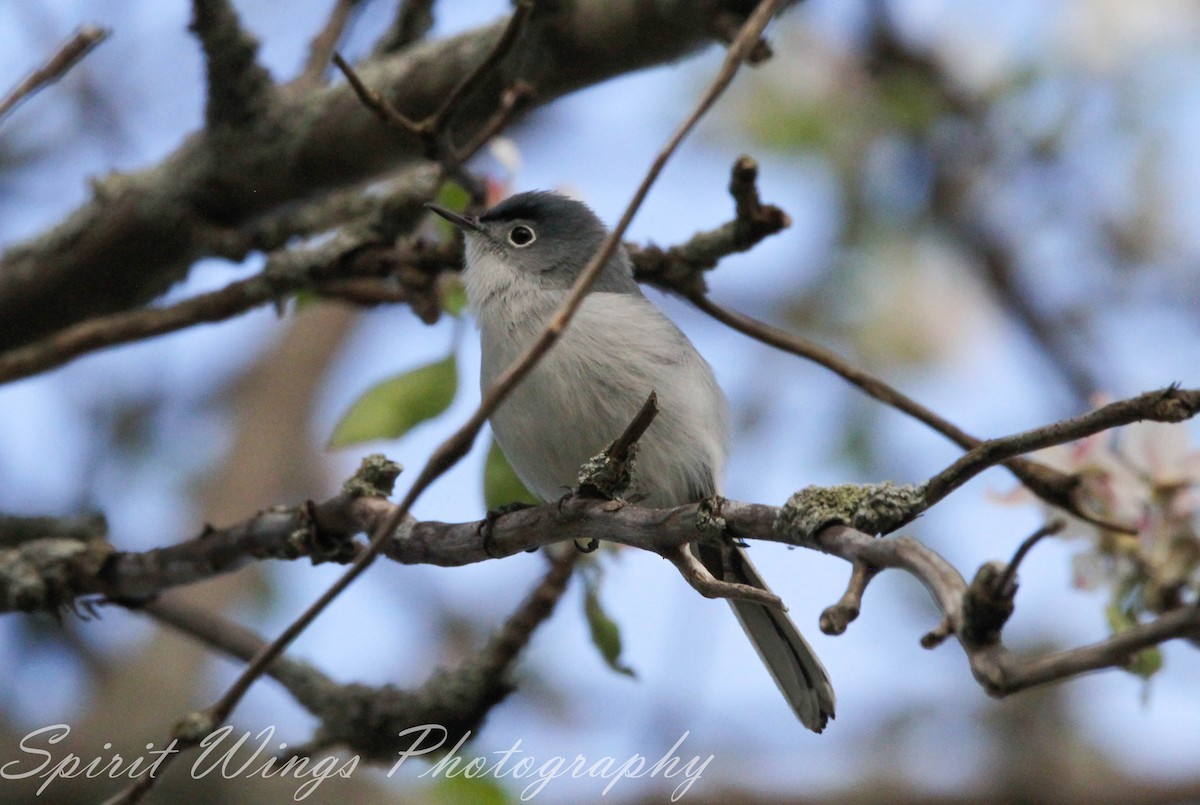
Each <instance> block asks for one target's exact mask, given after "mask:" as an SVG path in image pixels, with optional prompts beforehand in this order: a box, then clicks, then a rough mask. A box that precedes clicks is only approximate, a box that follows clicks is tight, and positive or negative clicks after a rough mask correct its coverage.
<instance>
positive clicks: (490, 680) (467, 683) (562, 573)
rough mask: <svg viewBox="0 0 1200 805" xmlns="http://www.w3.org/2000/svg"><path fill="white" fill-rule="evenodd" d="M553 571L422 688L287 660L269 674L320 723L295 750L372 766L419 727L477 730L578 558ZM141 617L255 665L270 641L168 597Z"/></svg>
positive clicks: (556, 563)
mask: <svg viewBox="0 0 1200 805" xmlns="http://www.w3.org/2000/svg"><path fill="white" fill-rule="evenodd" d="M547 559H548V560H549V564H550V566H549V567H548V568H547V571H546V573H545V575H544V576H543V578H542V580H541V581H540V582H539V583H538V584H537V586H536V587H535V588H534V589H533V590H532V592H531V593H530V594H529V595H528V596H527V597H526V598H525V599H524V601H522V602H521V604H520V605H519V606H518V607H517V608H516V609H515V610H514V611H513V613H512V614H511V615H510V616H509V617H508V618H507V619H506V620H505V621H504V624H503V625H502V626H501V628H500V629H499V631H498V632H497V633H496V634H495V635H494V636H493V637H492V638H491V639H489V640H488V642H487V644H486V645H484V646H483V647H482V648H481V649H480V650H479V651H478V652H477V653H475V654H473V655H471V656H470V657H468V658H467V659H465V660H464V661H463V662H461V663H459V664H458V665H457V666H456V667H454V668H451V669H444V670H439V671H437V672H435V673H434V674H432V675H431V676H430V677H429V679H428V680H426V682H425V683H424V684H423V685H422V686H421V687H420V688H417V689H413V690H407V689H401V688H397V687H395V686H393V685H383V686H379V687H375V686H368V685H361V684H354V683H350V684H339V683H337V682H335V681H334V680H332V679H330V678H329V677H328V676H326V675H325V674H323V673H321V672H320V671H319V670H317V669H316V668H314V667H313V666H311V665H309V664H308V663H305V662H300V661H297V660H293V659H290V658H288V657H286V656H281V657H279V658H277V659H276V660H275V662H273V663H272V664H271V666H270V667H269V668H268V669H267V671H266V674H267V675H269V676H271V677H272V678H273V679H275V680H276V681H278V682H279V683H280V684H281V685H283V687H284V688H285V689H287V691H288V692H289V693H290V694H291V695H292V696H293V698H295V700H296V701H297V702H299V703H300V704H301V705H302V706H304V707H305V708H306V709H307V710H308V711H309V712H310V713H312V714H313V715H315V716H317V717H318V718H319V719H320V722H321V723H320V725H319V726H318V728H317V731H316V734H315V735H314V737H313V739H312V740H311V741H310V742H309V743H308V744H307V745H305V746H303V747H295V748H294V749H293V750H291V751H292V752H294V754H296V755H308V754H311V753H313V752H315V751H317V750H318V749H321V748H323V747H326V746H330V745H336V744H340V745H344V746H347V747H348V748H349V749H350V750H351V751H354V752H356V753H359V754H361V755H363V756H364V757H366V758H368V759H374V760H383V759H384V758H386V757H389V756H394V753H395V745H396V741H397V740H398V736H400V735H402V734H403V731H404V730H405V729H407V728H408V727H411V726H414V725H418V724H439V725H442V726H443V727H445V728H446V729H448V730H450V731H452V732H453V733H454V735H453V737H452V738H451V741H452V742H453V741H456V740H457V738H458V736H459V735H461V734H462V733H463V732H465V731H468V730H473V729H475V728H477V727H478V725H479V723H480V722H481V721H482V719H483V718H484V716H486V715H487V713H488V712H489V710H490V709H491V708H492V707H493V706H494V705H495V704H497V703H498V702H500V701H501V700H503V699H504V697H505V696H506V695H507V694H508V693H509V692H510V691H511V689H512V684H511V682H510V674H509V671H510V669H511V668H512V666H513V664H514V663H515V662H516V660H517V658H518V657H519V655H520V652H521V651H522V649H524V647H525V646H526V645H528V643H529V640H530V638H531V637H532V636H533V633H534V632H535V631H536V629H537V627H538V626H540V625H541V624H542V623H543V622H544V621H545V620H546V619H547V618H548V617H550V615H551V613H553V611H554V608H555V606H556V605H557V603H558V601H559V600H560V599H561V598H562V594H563V593H564V592H565V591H566V589H567V585H568V582H569V581H570V578H571V570H572V568H573V567H574V565H575V563H576V561H577V559H578V554H576V553H575V552H573V551H560V552H557V553H555V554H554V555H550V554H547ZM135 611H140V612H145V613H147V614H149V615H151V616H152V617H154V618H155V619H156V620H158V621H160V622H162V623H165V624H167V625H169V626H171V627H173V628H175V629H178V630H180V631H182V632H184V633H186V634H188V635H190V636H192V637H194V638H196V639H197V640H199V641H201V642H203V643H205V644H207V645H209V646H211V647H213V648H216V649H217V650H219V651H221V652H223V653H225V654H228V655H230V656H232V657H235V658H237V659H240V660H243V661H249V660H251V659H252V658H253V657H254V656H255V655H257V654H258V653H259V652H260V651H262V650H263V648H264V647H265V646H266V645H267V643H266V641H265V640H263V639H262V638H261V637H259V636H258V635H256V634H254V633H253V632H251V631H250V630H248V629H245V628H244V627H242V626H239V625H238V624H236V623H232V622H230V621H227V620H225V619H224V618H221V617H220V616H217V615H214V614H213V613H210V612H207V611H204V610H200V609H198V608H196V607H192V606H189V605H188V604H185V603H183V602H182V601H179V600H178V599H176V598H174V597H172V596H164V597H162V598H159V599H157V600H155V601H152V602H150V603H148V604H145V605H144V606H139V607H137V608H136V610H135Z"/></svg>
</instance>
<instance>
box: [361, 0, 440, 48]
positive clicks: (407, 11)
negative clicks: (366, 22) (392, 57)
mask: <svg viewBox="0 0 1200 805" xmlns="http://www.w3.org/2000/svg"><path fill="white" fill-rule="evenodd" d="M432 27H433V0H401V3H400V7H399V8H397V9H396V16H395V18H394V19H393V20H392V25H391V27H390V28H388V29H387V31H386V32H385V33H384V35H383V36H381V37H380V38H379V41H378V42H377V43H376V44H375V48H374V50H373V51H372V53H373V55H376V56H385V55H387V54H389V53H395V52H397V51H399V50H403V49H404V48H406V47H408V46H409V45H411V44H412V43H413V42H416V41H418V40H419V39H421V37H423V36H425V34H426V33H428V32H429V29H430V28H432Z"/></svg>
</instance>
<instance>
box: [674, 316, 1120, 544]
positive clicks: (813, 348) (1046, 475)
mask: <svg viewBox="0 0 1200 805" xmlns="http://www.w3.org/2000/svg"><path fill="white" fill-rule="evenodd" d="M689 299H690V300H691V301H692V303H693V304H695V305H696V307H698V308H700V309H701V310H703V311H704V312H705V313H707V314H708V315H710V316H712V317H713V318H714V319H716V320H717V321H719V322H721V323H722V324H726V325H728V326H729V327H732V328H733V329H734V330H737V331H738V332H740V333H743V334H744V335H748V336H750V337H751V338H754V339H756V340H758V341H761V342H762V343H764V344H767V345H769V346H773V347H775V348H777V349H781V350H783V351H784V352H790V353H791V354H793V355H797V356H799V357H802V358H806V359H808V360H811V361H812V362H814V363H816V364H819V365H821V366H824V367H825V368H826V369H829V370H830V371H832V372H834V373H835V374H837V375H839V376H841V377H842V378H843V379H845V380H847V381H848V382H850V384H851V385H854V386H856V387H857V388H859V389H861V390H862V391H864V392H865V393H866V394H868V395H869V396H871V397H873V398H875V399H877V400H879V401H880V402H882V403H884V404H886V405H889V406H891V407H892V408H895V409H896V410H898V411H901V412H902V413H905V414H908V415H909V416H911V417H913V418H914V419H916V420H917V421H919V422H922V423H924V424H926V425H928V426H929V427H930V428H932V429H933V430H935V431H937V432H938V433H940V434H942V435H943V436H945V437H946V438H948V439H950V440H951V441H952V442H954V443H955V444H957V445H959V446H960V447H962V448H964V449H966V450H968V451H969V452H968V453H967V454H966V455H975V457H976V459H979V458H980V455H979V454H976V453H975V452H974V451H976V450H977V449H979V448H980V447H981V446H983V445H986V444H989V443H988V442H984V441H982V440H980V439H978V438H976V437H974V436H972V435H970V434H969V433H967V432H966V431H964V430H962V429H961V428H959V427H958V426H957V425H955V424H953V423H952V422H950V421H949V420H947V419H945V418H944V417H941V416H939V415H938V414H936V413H934V412H933V411H931V410H930V409H928V408H926V407H925V406H923V405H921V404H920V403H918V402H916V401H915V400H913V399H912V398H910V397H908V396H907V395H905V394H904V393H902V392H900V391H899V390H897V389H895V388H893V387H892V386H890V385H888V384H887V383H885V382H884V381H882V380H880V379H879V378H877V377H875V376H874V375H872V374H870V373H868V372H865V371H863V370H862V369H859V368H858V367H856V366H853V365H852V364H850V363H849V362H847V361H845V360H843V359H842V358H840V357H838V356H837V355H835V354H834V353H833V352H831V351H829V350H827V349H825V348H824V347H822V346H820V345H818V344H814V343H813V342H811V341H807V340H805V339H803V338H800V337H798V336H795V335H792V334H791V333H788V332H785V331H783V330H780V329H779V328H777V327H772V326H771V325H769V324H766V323H765V322H761V321H758V320H757V319H754V318H751V317H750V316H747V315H745V314H742V313H738V312H736V311H733V310H730V309H729V308H726V307H722V306H720V305H718V304H717V303H715V302H713V301H712V300H711V299H709V298H708V297H706V296H703V295H695V296H690V297H689ZM1064 441H1069V440H1064ZM1059 443H1061V442H1059ZM988 449H989V450H994V449H995V446H992V447H990V448H988ZM1033 449H1036V448H1032V447H1031V448H1028V450H1033ZM1028 450H1020V449H1018V450H1015V451H1012V452H1009V453H1008V454H1007V455H1006V456H1004V457H1002V458H1001V459H999V460H986V461H985V462H984V463H983V464H978V465H977V466H976V471H977V472H978V471H982V470H983V469H985V468H986V467H990V466H993V465H995V464H1000V465H1002V466H1004V467H1006V468H1007V469H1008V470H1009V471H1010V472H1011V473H1012V474H1013V475H1015V476H1016V477H1017V479H1018V480H1020V481H1021V483H1023V484H1024V485H1025V486H1026V487H1028V488H1029V489H1030V491H1032V492H1033V493H1034V494H1036V495H1037V496H1038V497H1040V498H1042V499H1043V500H1045V501H1046V502H1047V503H1050V504H1052V505H1055V506H1059V507H1061V508H1063V509H1066V510H1067V511H1069V512H1070V513H1071V514H1073V515H1074V516H1076V517H1079V518H1080V519H1082V520H1086V521H1087V522H1090V523H1094V524H1096V525H1100V526H1102V527H1104V528H1108V529H1111V530H1114V531H1121V532H1126V533H1134V532H1135V529H1133V528H1132V527H1131V526H1129V525H1128V524H1125V523H1111V522H1107V521H1104V520H1102V519H1100V518H1097V516H1096V515H1095V514H1092V513H1090V512H1088V511H1087V510H1086V509H1085V508H1083V507H1081V506H1079V505H1078V504H1077V502H1076V501H1075V498H1074V492H1075V490H1076V488H1077V486H1078V484H1077V482H1076V478H1075V477H1074V476H1072V475H1069V474H1067V473H1064V472H1060V471H1058V470H1056V469H1054V468H1053V467H1049V466H1046V465H1045V464H1040V463H1038V462H1035V461H1032V460H1030V459H1027V458H1017V456H1019V455H1020V454H1021V453H1025V452H1028ZM966 455H964V457H963V459H965V458H966ZM963 459H960V461H962V460H963ZM955 466H956V467H957V464H956V465H955ZM969 477H972V476H966V477H964V478H963V481H964V482H965V481H966V480H967V478H969ZM944 480H945V479H939V481H938V484H939V486H938V487H936V488H935V490H934V492H935V494H937V495H941V489H940V484H941V483H942V482H944ZM955 488H956V487H955ZM946 491H949V490H946ZM942 496H944V495H942ZM940 499H941V497H940V496H939V497H935V498H929V505H932V504H933V503H934V502H936V500H940ZM900 525H903V523H901V524H900Z"/></svg>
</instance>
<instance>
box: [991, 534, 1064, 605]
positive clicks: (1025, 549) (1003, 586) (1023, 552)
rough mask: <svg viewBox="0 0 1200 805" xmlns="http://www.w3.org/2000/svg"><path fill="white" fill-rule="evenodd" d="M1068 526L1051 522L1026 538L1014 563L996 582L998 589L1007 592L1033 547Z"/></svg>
mask: <svg viewBox="0 0 1200 805" xmlns="http://www.w3.org/2000/svg"><path fill="white" fill-rule="evenodd" d="M1066 525H1067V524H1066V521H1064V520H1051V521H1050V522H1049V523H1046V524H1045V525H1044V526H1042V527H1041V528H1039V529H1038V530H1037V531H1034V532H1033V533H1032V534H1030V535H1029V536H1028V537H1026V538H1025V539H1024V540H1023V541H1022V542H1021V544H1020V545H1019V546H1018V547H1017V551H1016V553H1014V554H1013V558H1012V561H1011V562H1009V563H1008V566H1007V567H1005V568H1004V573H1003V575H1001V576H1000V578H999V579H998V580H997V581H996V589H997V590H1007V589H1008V588H1009V585H1011V584H1012V583H1013V579H1015V578H1016V577H1017V570H1018V569H1019V568H1020V566H1021V562H1023V561H1025V557H1026V556H1028V555H1029V552H1030V551H1031V550H1032V549H1033V546H1034V545H1037V544H1038V543H1039V542H1041V541H1042V540H1043V539H1044V538H1046V537H1048V536H1050V535H1051V534H1057V533H1058V532H1060V531H1062V530H1063V528H1065V527H1066Z"/></svg>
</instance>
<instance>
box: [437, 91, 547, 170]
mask: <svg viewBox="0 0 1200 805" xmlns="http://www.w3.org/2000/svg"><path fill="white" fill-rule="evenodd" d="M536 92H537V90H535V89H534V86H533V84H530V83H528V82H526V81H517V82H516V83H515V84H513V85H512V86H511V87H509V88H508V89H506V90H504V92H503V93H501V95H500V106H499V107H497V109H496V111H495V113H494V114H493V115H492V116H491V117H490V118H488V119H487V120H486V121H485V122H484V124H483V125H482V126H480V127H479V131H477V132H475V136H473V137H472V138H471V139H470V140H469V141H468V142H467V143H466V144H465V145H463V146H462V147H461V148H456V149H455V151H454V156H453V160H452V161H453V162H454V163H455V164H462V163H463V162H466V161H467V160H468V159H470V158H471V157H473V156H475V154H476V153H477V152H478V151H479V149H481V148H483V147H484V146H485V145H487V144H488V142H489V141H490V140H491V139H492V138H493V137H495V136H496V135H497V134H499V133H500V130H501V129H503V128H504V127H505V126H507V125H508V124H509V122H511V121H512V119H513V116H514V115H515V114H516V113H517V112H519V111H520V110H521V107H522V106H523V105H524V104H525V102H526V101H528V100H529V99H531V98H532V97H533V96H534V95H535V94H536Z"/></svg>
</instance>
